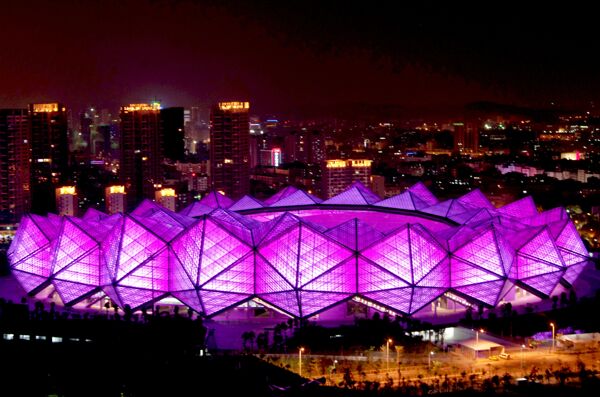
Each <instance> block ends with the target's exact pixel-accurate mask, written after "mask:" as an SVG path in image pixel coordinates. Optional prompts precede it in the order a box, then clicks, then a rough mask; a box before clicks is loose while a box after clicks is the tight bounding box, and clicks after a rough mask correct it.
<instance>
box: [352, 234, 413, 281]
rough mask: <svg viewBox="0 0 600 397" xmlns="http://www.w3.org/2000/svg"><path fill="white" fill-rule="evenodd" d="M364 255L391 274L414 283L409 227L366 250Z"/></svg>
mask: <svg viewBox="0 0 600 397" xmlns="http://www.w3.org/2000/svg"><path fill="white" fill-rule="evenodd" d="M362 255H363V256H364V257H365V258H367V259H369V260H371V261H373V262H375V263H377V264H378V265H380V266H381V267H383V268H385V269H387V270H388V271H389V272H391V273H393V274H396V275H398V276H399V277H401V278H402V279H403V280H406V281H407V282H408V283H412V266H411V256H410V243H409V238H408V227H407V226H405V227H403V228H400V229H398V230H396V231H395V232H394V233H393V234H391V235H388V236H386V238H385V239H383V240H381V241H380V242H378V243H375V244H373V245H371V246H370V247H368V248H367V249H365V250H364V251H363V252H362Z"/></svg>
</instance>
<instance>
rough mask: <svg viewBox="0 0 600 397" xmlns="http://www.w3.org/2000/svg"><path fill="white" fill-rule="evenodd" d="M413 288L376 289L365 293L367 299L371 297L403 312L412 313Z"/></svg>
mask: <svg viewBox="0 0 600 397" xmlns="http://www.w3.org/2000/svg"><path fill="white" fill-rule="evenodd" d="M412 292H413V288H412V287H408V288H398V289H389V290H385V291H374V292H368V293H365V294H364V296H365V298H367V299H371V300H373V301H375V302H376V303H380V304H382V305H383V306H388V307H390V308H392V309H394V310H397V311H399V312H402V313H406V314H408V313H410V302H411V299H412Z"/></svg>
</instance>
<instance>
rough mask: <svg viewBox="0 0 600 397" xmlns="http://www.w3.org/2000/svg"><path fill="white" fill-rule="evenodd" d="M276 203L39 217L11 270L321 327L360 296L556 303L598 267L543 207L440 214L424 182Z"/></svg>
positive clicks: (69, 287) (76, 290)
mask: <svg viewBox="0 0 600 397" xmlns="http://www.w3.org/2000/svg"><path fill="white" fill-rule="evenodd" d="M265 204H266V205H270V206H271V207H270V208H269V207H263V204H262V203H261V202H259V201H258V200H256V199H254V198H251V197H245V198H242V199H240V200H239V201H238V202H236V203H235V204H234V203H233V202H232V201H231V200H230V199H229V198H227V197H225V196H223V195H221V194H220V193H216V192H212V193H210V194H209V195H207V196H206V197H205V199H203V201H202V202H200V203H194V204H192V205H191V206H190V207H188V208H187V209H186V210H184V211H182V212H180V213H178V214H176V213H173V212H171V211H169V210H166V209H165V208H163V207H161V206H159V205H157V204H156V203H153V202H151V201H144V202H143V203H142V204H140V206H139V207H138V208H136V209H135V210H134V211H133V212H132V213H131V214H129V215H120V214H119V215H111V216H108V215H106V214H103V213H101V212H99V211H95V210H90V211H88V212H87V213H86V214H85V215H84V216H83V217H82V218H74V217H59V216H56V215H52V214H50V215H48V216H47V217H43V216H38V215H26V216H24V217H23V219H22V221H21V225H20V227H19V230H18V231H17V234H16V236H15V238H14V240H13V242H12V244H11V246H10V248H9V251H8V257H9V261H10V267H11V270H12V272H13V274H14V275H15V277H16V279H17V280H18V281H19V282H20V283H21V285H22V286H23V288H25V290H26V291H28V292H37V291H39V290H41V289H42V288H43V287H45V286H46V285H49V284H51V285H53V286H54V288H55V289H56V291H57V292H58V294H59V296H60V297H61V299H62V300H63V301H64V302H65V303H66V304H74V303H76V302H77V301H79V300H81V299H83V298H85V297H86V296H90V295H92V294H95V293H97V291H99V290H100V289H101V290H102V291H103V292H104V293H105V294H106V295H108V296H109V297H110V298H111V299H112V300H114V301H115V302H116V303H117V304H118V305H120V306H124V305H130V306H131V307H132V308H139V307H144V306H147V305H151V304H152V303H153V302H155V301H156V300H158V299H161V298H163V297H166V296H169V295H171V296H173V297H175V298H177V299H179V300H180V301H181V302H183V303H184V304H186V305H188V306H190V307H191V308H192V309H194V310H196V311H198V312H200V313H202V314H203V315H205V316H212V315H216V314H218V313H221V312H222V311H224V310H228V309H229V308H232V307H235V306H237V305H239V304H241V303H243V302H246V301H248V300H251V299H256V300H257V301H259V302H261V301H262V302H264V303H265V304H266V305H268V306H270V307H274V308H276V309H278V310H280V311H282V312H285V313H288V314H289V315H290V316H295V317H310V316H312V315H314V314H316V313H319V312H321V311H323V310H327V309H328V308H330V307H332V306H335V305H337V304H339V303H340V302H343V301H346V300H348V299H351V298H352V297H355V296H358V297H362V298H364V299H367V300H370V301H372V302H374V303H375V304H377V305H381V306H383V307H387V308H390V309H392V310H395V311H397V312H401V313H405V314H409V315H410V314H413V313H415V312H417V311H419V310H421V309H422V308H423V307H425V306H427V305H428V304H429V303H430V302H432V301H433V300H435V299H437V298H438V297H440V296H441V295H443V294H444V293H445V292H447V291H451V292H453V293H455V294H457V295H459V296H462V297H463V298H464V299H466V300H468V301H470V302H472V303H482V304H485V305H488V306H494V305H496V304H497V303H498V300H499V297H500V296H501V294H502V292H503V291H504V290H505V289H506V288H507V285H509V283H510V285H512V283H516V284H518V285H520V286H522V287H523V288H526V289H528V290H530V291H531V292H533V293H535V294H537V295H539V296H541V297H543V296H548V295H549V294H551V293H552V291H553V290H554V288H555V287H556V285H557V284H558V283H559V282H561V283H563V284H571V285H572V284H573V283H574V282H575V281H576V280H577V278H578V277H579V275H580V274H581V272H582V271H583V269H584V268H585V266H586V265H587V264H588V257H589V253H588V252H587V250H586V248H585V245H584V244H583V242H582V240H581V237H580V236H579V234H578V232H577V229H576V228H575V226H574V225H573V223H571V221H570V220H569V218H568V214H567V213H566V212H565V211H564V210H563V209H554V210H550V211H546V212H543V213H537V210H536V208H535V205H534V203H533V202H532V201H531V199H530V198H525V199H522V200H519V201H516V202H514V203H512V204H509V205H507V206H505V207H503V208H500V209H498V210H496V209H494V208H493V207H492V206H491V204H490V203H489V200H487V198H486V197H485V195H483V193H481V192H480V191H478V190H475V191H472V192H470V193H468V194H467V195H465V196H463V197H461V198H458V199H454V200H448V201H445V202H441V203H440V202H439V201H438V200H437V198H435V196H433V195H432V194H431V193H430V192H429V191H428V190H427V189H426V188H425V186H423V185H422V184H417V185H415V186H413V187H412V188H410V189H409V190H408V191H407V192H405V193H403V194H401V195H399V196H396V197H392V198H391V199H387V200H383V201H379V199H378V198H377V197H376V196H375V195H374V194H373V193H372V192H371V191H369V190H368V189H367V188H366V187H364V186H362V185H361V184H359V183H355V184H353V185H352V186H351V187H349V189H347V190H346V191H345V192H343V193H341V194H340V195H338V196H336V197H334V198H332V199H330V200H328V201H326V202H324V203H320V200H319V199H317V198H315V197H313V196H311V195H309V194H307V193H305V192H302V191H300V190H298V189H296V188H293V187H289V188H286V189H285V190H283V191H281V192H279V193H277V194H276V195H275V196H273V197H271V198H270V199H269V200H267V201H266V202H265ZM338 205H339V207H338ZM298 206H302V208H301V209H298ZM226 207H229V208H232V209H233V210H228V209H225V208H226ZM275 207H276V208H277V212H276V213H273V212H272V210H273V208H275ZM262 208H264V210H262ZM288 208H289V211H290V212H287V211H288ZM247 210H251V212H252V214H249V215H244V212H245V211H247ZM261 211H263V212H261ZM428 214H431V215H436V216H437V217H438V218H434V217H431V216H430V215H428Z"/></svg>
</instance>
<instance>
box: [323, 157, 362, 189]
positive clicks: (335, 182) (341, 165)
mask: <svg viewBox="0 0 600 397" xmlns="http://www.w3.org/2000/svg"><path fill="white" fill-rule="evenodd" d="M372 162H373V161H372V160H365V159H361V160H327V161H325V163H324V166H323V170H322V174H321V178H322V179H321V180H322V184H323V196H324V197H326V198H330V197H333V196H335V195H337V194H339V193H341V192H343V191H344V190H346V189H347V188H348V186H350V185H351V184H352V183H354V182H355V181H358V182H360V183H362V184H363V185H365V186H369V184H370V182H371V163H372Z"/></svg>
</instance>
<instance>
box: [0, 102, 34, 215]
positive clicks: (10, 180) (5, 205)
mask: <svg viewBox="0 0 600 397" xmlns="http://www.w3.org/2000/svg"><path fill="white" fill-rule="evenodd" d="M30 132H31V131H30V130H29V117H28V113H27V109H0V211H3V212H5V213H7V214H10V217H12V218H13V219H12V220H13V221H17V222H18V221H19V219H20V218H21V216H22V215H23V214H24V213H26V212H29V210H30V209H31V190H30V183H31V181H30V162H29V156H30V154H31V153H30V152H31V135H30Z"/></svg>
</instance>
